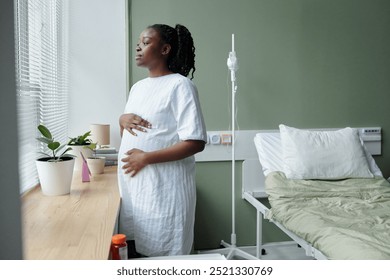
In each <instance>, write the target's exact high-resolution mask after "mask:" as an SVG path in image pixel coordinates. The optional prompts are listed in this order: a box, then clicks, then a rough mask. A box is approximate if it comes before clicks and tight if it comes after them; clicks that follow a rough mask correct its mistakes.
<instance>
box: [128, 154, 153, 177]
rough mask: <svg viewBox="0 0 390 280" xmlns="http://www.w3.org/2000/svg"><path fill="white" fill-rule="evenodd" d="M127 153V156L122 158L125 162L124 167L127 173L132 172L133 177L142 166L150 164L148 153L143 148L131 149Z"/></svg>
mask: <svg viewBox="0 0 390 280" xmlns="http://www.w3.org/2000/svg"><path fill="white" fill-rule="evenodd" d="M126 155H127V157H125V158H123V159H122V162H124V163H125V164H124V165H123V167H122V169H123V170H124V171H125V174H130V176H131V177H134V176H135V175H136V174H137V173H138V172H140V171H141V170H142V168H144V167H145V166H146V165H148V162H147V159H146V153H145V152H144V151H142V150H139V149H131V150H129V151H127V153H126Z"/></svg>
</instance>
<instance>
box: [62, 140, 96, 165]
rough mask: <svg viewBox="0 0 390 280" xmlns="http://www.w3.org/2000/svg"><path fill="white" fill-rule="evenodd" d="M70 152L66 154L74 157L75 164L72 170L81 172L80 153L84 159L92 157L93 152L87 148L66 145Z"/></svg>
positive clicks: (81, 161)
mask: <svg viewBox="0 0 390 280" xmlns="http://www.w3.org/2000/svg"><path fill="white" fill-rule="evenodd" d="M68 147H71V148H72V150H70V151H69V152H68V154H71V155H74V156H75V160H76V162H75V163H74V170H81V169H82V168H83V158H82V157H81V154H80V152H82V153H83V155H84V157H85V159H87V158H89V157H92V155H93V151H92V150H91V149H89V148H87V146H77V145H68Z"/></svg>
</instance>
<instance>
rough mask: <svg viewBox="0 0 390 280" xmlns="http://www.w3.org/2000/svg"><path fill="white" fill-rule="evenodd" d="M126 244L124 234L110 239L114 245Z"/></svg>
mask: <svg viewBox="0 0 390 280" xmlns="http://www.w3.org/2000/svg"><path fill="white" fill-rule="evenodd" d="M124 242H126V235H124V234H121V233H119V234H115V235H114V236H113V237H112V243H114V244H122V243H124Z"/></svg>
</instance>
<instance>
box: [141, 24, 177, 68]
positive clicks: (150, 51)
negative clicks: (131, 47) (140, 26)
mask: <svg viewBox="0 0 390 280" xmlns="http://www.w3.org/2000/svg"><path fill="white" fill-rule="evenodd" d="M169 50H170V46H169V45H167V44H162V43H161V40H160V35H159V33H158V32H157V31H156V30H154V29H152V28H148V29H145V30H144V31H143V32H142V33H141V35H140V37H139V40H138V43H137V48H136V52H137V53H136V56H135V61H136V64H137V66H141V67H147V68H148V69H153V68H154V67H157V66H160V65H161V64H162V63H164V64H166V58H167V57H168V55H167V54H168V53H169Z"/></svg>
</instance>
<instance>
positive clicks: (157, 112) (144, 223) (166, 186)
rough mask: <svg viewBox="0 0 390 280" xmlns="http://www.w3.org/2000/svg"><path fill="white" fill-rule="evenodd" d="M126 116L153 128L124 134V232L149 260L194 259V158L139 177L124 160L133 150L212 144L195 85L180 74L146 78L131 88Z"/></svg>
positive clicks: (157, 166)
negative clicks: (183, 143) (185, 143)
mask: <svg viewBox="0 0 390 280" xmlns="http://www.w3.org/2000/svg"><path fill="white" fill-rule="evenodd" d="M125 113H134V114H137V115H139V116H140V117H142V118H144V119H145V120H147V121H149V122H150V123H151V124H152V128H151V129H147V132H146V133H144V132H140V131H137V130H135V132H136V133H137V135H138V136H133V135H131V134H130V133H129V132H128V131H126V130H124V131H123V136H122V143H121V146H120V149H119V156H118V165H119V166H118V179H119V187H120V192H121V196H122V205H121V212H120V216H119V232H121V233H124V234H126V235H127V239H134V240H135V244H136V249H137V252H139V253H141V254H143V255H146V256H162V255H181V254H189V253H190V251H191V248H192V243H193V231H194V219H195V202H196V186H195V160H194V156H191V157H188V158H185V159H183V160H179V161H173V162H165V163H158V164H151V165H148V166H146V167H145V168H143V169H142V170H141V171H140V172H139V173H138V174H137V175H136V176H134V177H130V175H128V174H124V172H123V170H122V165H123V163H122V162H121V159H122V158H123V157H125V153H126V152H127V151H128V150H130V149H133V148H137V149H140V150H143V151H145V152H148V151H154V150H160V149H164V148H167V147H169V146H172V145H174V144H175V143H178V142H179V141H182V140H202V141H206V140H207V134H206V128H205V125H204V120H203V116H202V112H201V109H200V105H199V100H198V93H197V89H196V87H195V85H194V84H193V82H192V81H191V80H189V79H188V78H186V77H184V76H182V75H180V74H170V75H166V76H161V77H156V78H146V79H144V80H141V81H139V82H137V83H136V84H135V85H134V86H133V87H132V89H131V91H130V95H129V99H128V101H127V105H126V108H125Z"/></svg>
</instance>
